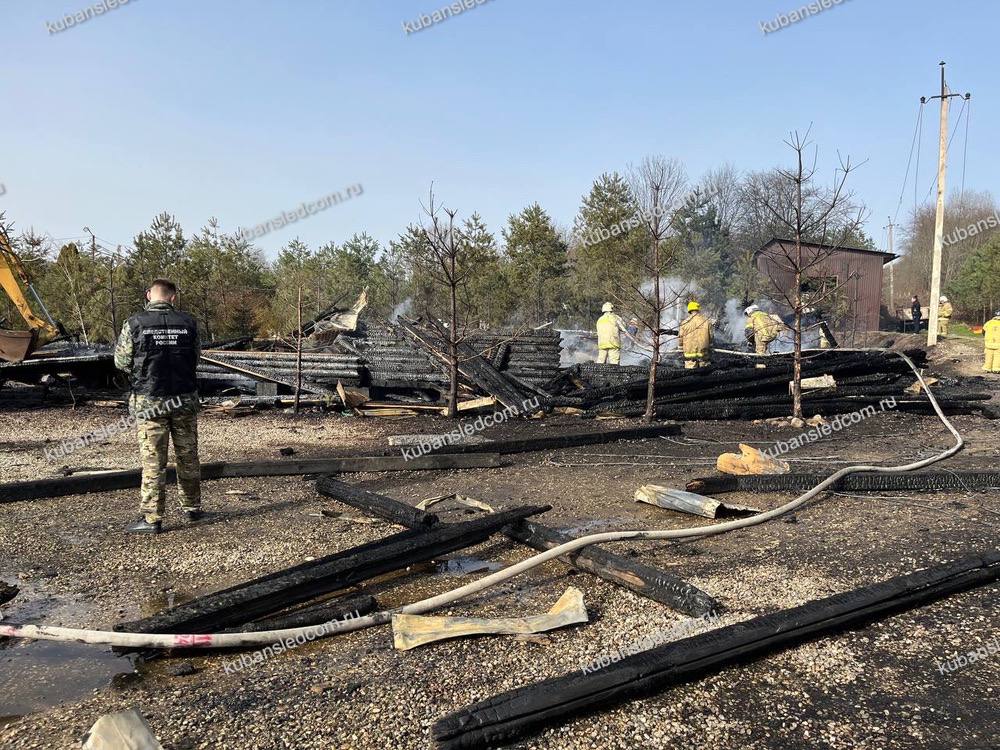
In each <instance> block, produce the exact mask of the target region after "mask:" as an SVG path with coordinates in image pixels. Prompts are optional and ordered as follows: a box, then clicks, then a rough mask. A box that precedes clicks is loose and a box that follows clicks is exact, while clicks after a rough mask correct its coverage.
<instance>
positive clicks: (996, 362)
mask: <svg viewBox="0 0 1000 750" xmlns="http://www.w3.org/2000/svg"><path fill="white" fill-rule="evenodd" d="M983 335H985V336H986V341H985V342H983V356H984V361H983V369H984V370H985V371H986V372H995V373H1000V310H997V311H996V313H994V314H993V319H992V320H987V321H986V325H984V326H983Z"/></svg>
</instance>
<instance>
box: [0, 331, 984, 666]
mask: <svg viewBox="0 0 1000 750" xmlns="http://www.w3.org/2000/svg"><path fill="white" fill-rule="evenodd" d="M831 351H864V352H888V353H890V354H895V355H896V356H898V357H901V358H902V359H903V360H905V361H906V363H907V364H908V365H909V366H910V368H911V369H912V370H913V372H914V374H915V375H916V376H917V380H918V381H919V382H920V384H921V386H922V387H923V390H924V392H925V393H926V394H927V398H928V399H929V400H930V403H931V406H932V407H933V408H934V411H935V413H936V414H937V416H938V418H939V419H940V420H941V422H942V423H943V424H944V426H945V427H947V428H948V431H949V432H951V434H952V435H953V436H954V438H955V444H954V445H953V446H951V447H950V448H948V449H947V450H945V451H942V452H941V453H938V454H937V455H934V456H931V457H930V458H925V459H921V460H919V461H915V462H913V463H909V464H904V465H902V466H866V465H858V466H847V467H845V468H843V469H840V470H839V471H836V472H834V473H833V474H831V475H830V476H829V477H827V478H826V479H824V480H823V481H822V482H820V483H819V484H818V485H816V486H815V487H813V488H812V489H810V490H808V491H807V492H805V493H803V494H802V495H800V496H799V497H797V498H795V499H794V500H792V501H790V502H788V503H785V504H784V505H782V506H779V507H777V508H774V509H773V510H769V511H767V512H764V513H760V514H758V515H755V516H752V517H750V518H744V519H739V520H734V521H728V522H725V523H719V524H713V525H711V526H696V527H694V528H687V529H668V530H659V531H657V530H650V531H609V532H604V533H601V534H590V535H588V536H583V537H579V538H577V539H574V540H572V541H570V542H566V543H565V544H561V545H559V546H558V547H553V548H552V549H550V550H546V551H545V552H541V553H539V554H537V555H533V556H532V557H529V558H528V559H526V560H522V561H521V562H519V563H516V564H514V565H511V566H510V567H507V568H504V569H502V570H498V571H497V572H495V573H491V574H490V575H487V576H484V577H483V578H480V579H478V580H476V581H473V582H472V583H469V584H466V585H465V586H460V587H458V588H456V589H453V590H451V591H447V592H445V593H443V594H438V595H437V596H432V597H430V598H429V599H424V600H422V601H419V602H414V603H412V604H406V605H404V606H401V607H395V608H393V609H388V610H384V611H381V612H376V613H374V614H370V615H366V616H364V617H357V618H353V619H348V620H336V621H331V622H327V623H323V624H320V625H310V626H307V627H299V628H286V629H284V630H265V631H260V632H253V633H211V634H205V633H196V634H175V633H119V632H114V631H108V630H88V629H83V628H63V627H53V626H48V625H3V624H2V623H0V636H8V637H11V638H35V639H42V640H51V641H76V642H78V643H92V644H95V645H104V646H118V647H123V648H136V649H142V648H160V649H171V648H216V649H217V648H238V647H246V646H265V645H268V644H274V643H278V642H282V641H287V640H288V639H295V638H296V637H299V638H303V637H304V638H307V639H309V640H312V639H314V638H320V637H325V636H329V635H337V634H340V633H348V632H351V631H354V630H362V629H364V628H369V627H372V626H373V625H384V624H387V623H389V622H391V620H392V616H393V615H394V614H411V615H412V614H422V613H424V612H431V611H433V610H435V609H439V608H441V607H444V606H447V605H449V604H452V603H454V602H457V601H459V600H461V599H465V598H467V597H469V596H472V595H473V594H477V593H479V592H480V591H483V590H484V589H487V588H490V587H491V586H495V585H497V584H498V583H502V582H504V581H506V580H509V579H510V578H513V577H514V576H516V575H519V574H521V573H524V572H525V571H528V570H531V569H532V568H534V567H537V566H538V565H541V564H543V563H546V562H548V561H549V560H554V559H556V558H557V557H561V556H563V555H566V554H568V553H570V552H574V551H576V550H578V549H580V548H582V547H586V546H588V545H591V544H602V543H604V542H621V541H626V540H630V539H635V540H661V539H691V538H692V537H707V536H711V535H714V534H723V533H726V532H728V531H735V530H736V529H745V528H748V527H750V526H756V525H758V524H761V523H764V522H766V521H770V520H772V519H775V518H778V517H779V516H782V515H784V514H786V513H789V512H790V511H793V510H795V509H796V508H799V507H800V506H802V505H803V504H804V503H806V502H808V501H809V500H811V499H812V498H814V497H816V496H817V495H818V494H819V493H821V492H822V491H823V490H825V489H826V488H828V487H830V486H831V485H833V484H834V483H835V482H837V481H838V480H839V479H841V478H843V477H845V476H847V475H848V474H854V473H859V472H870V473H876V472H877V473H891V474H896V473H903V472H909V471H915V470H917V469H922V468H924V467H925V466H930V465H931V464H934V463H937V462H938V461H942V460H944V459H946V458H948V457H950V456H953V455H955V454H956V453H958V451H960V450H961V449H962V447H963V446H964V444H965V443H964V441H963V440H962V436H961V435H960V434H959V433H958V430H956V429H955V427H954V426H953V425H952V424H951V422H949V421H948V418H947V417H946V416H945V415H944V412H943V411H942V410H941V406H940V405H939V404H938V402H937V399H935V398H934V394H932V393H931V391H930V389H929V388H928V386H927V383H926V382H925V381H924V379H923V377H922V376H921V374H920V372H919V371H918V370H917V368H916V366H915V365H914V364H913V361H912V360H911V359H910V358H909V357H907V356H906V355H905V354H903V353H901V352H896V351H892V350H886V349H837V350H831Z"/></svg>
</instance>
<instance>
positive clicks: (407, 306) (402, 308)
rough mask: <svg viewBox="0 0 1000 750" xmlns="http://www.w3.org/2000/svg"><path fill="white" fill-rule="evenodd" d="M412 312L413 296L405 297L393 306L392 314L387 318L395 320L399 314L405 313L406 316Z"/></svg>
mask: <svg viewBox="0 0 1000 750" xmlns="http://www.w3.org/2000/svg"><path fill="white" fill-rule="evenodd" d="M412 312H413V297H407V298H406V299H404V300H403V301H402V302H400V303H399V304H398V305H396V306H395V307H394V308H392V315H390V316H389V320H396V319H397V318H398V317H399V316H400V315H406V316H407V317H409V316H410V314H411V313H412Z"/></svg>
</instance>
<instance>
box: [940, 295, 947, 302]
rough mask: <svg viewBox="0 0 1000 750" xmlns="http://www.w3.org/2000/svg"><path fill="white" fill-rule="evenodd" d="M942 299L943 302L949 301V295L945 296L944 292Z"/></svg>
mask: <svg viewBox="0 0 1000 750" xmlns="http://www.w3.org/2000/svg"><path fill="white" fill-rule="evenodd" d="M941 301H942V302H947V301H948V298H947V297H945V296H944V295H943V294H942V295H941Z"/></svg>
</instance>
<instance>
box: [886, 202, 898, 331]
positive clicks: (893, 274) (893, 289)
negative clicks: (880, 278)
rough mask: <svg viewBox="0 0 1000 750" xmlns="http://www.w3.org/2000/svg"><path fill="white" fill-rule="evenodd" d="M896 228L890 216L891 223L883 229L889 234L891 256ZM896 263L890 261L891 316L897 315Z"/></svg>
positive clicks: (893, 260)
mask: <svg viewBox="0 0 1000 750" xmlns="http://www.w3.org/2000/svg"><path fill="white" fill-rule="evenodd" d="M895 226H896V225H895V224H893V223H892V217H891V216H890V217H889V223H888V224H887V225H886V226H884V227H883V229H886V230H888V232H889V235H888V236H889V247H888V248H887V250H888V252H889V253H890V254H891V253H892V230H893V227H895ZM895 261H896V259H895V258H893V259H892V260H890V261H889V314H890V315H895V314H896V272H895V270H894V269H895V266H894V265H893V264H894V263H895Z"/></svg>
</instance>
